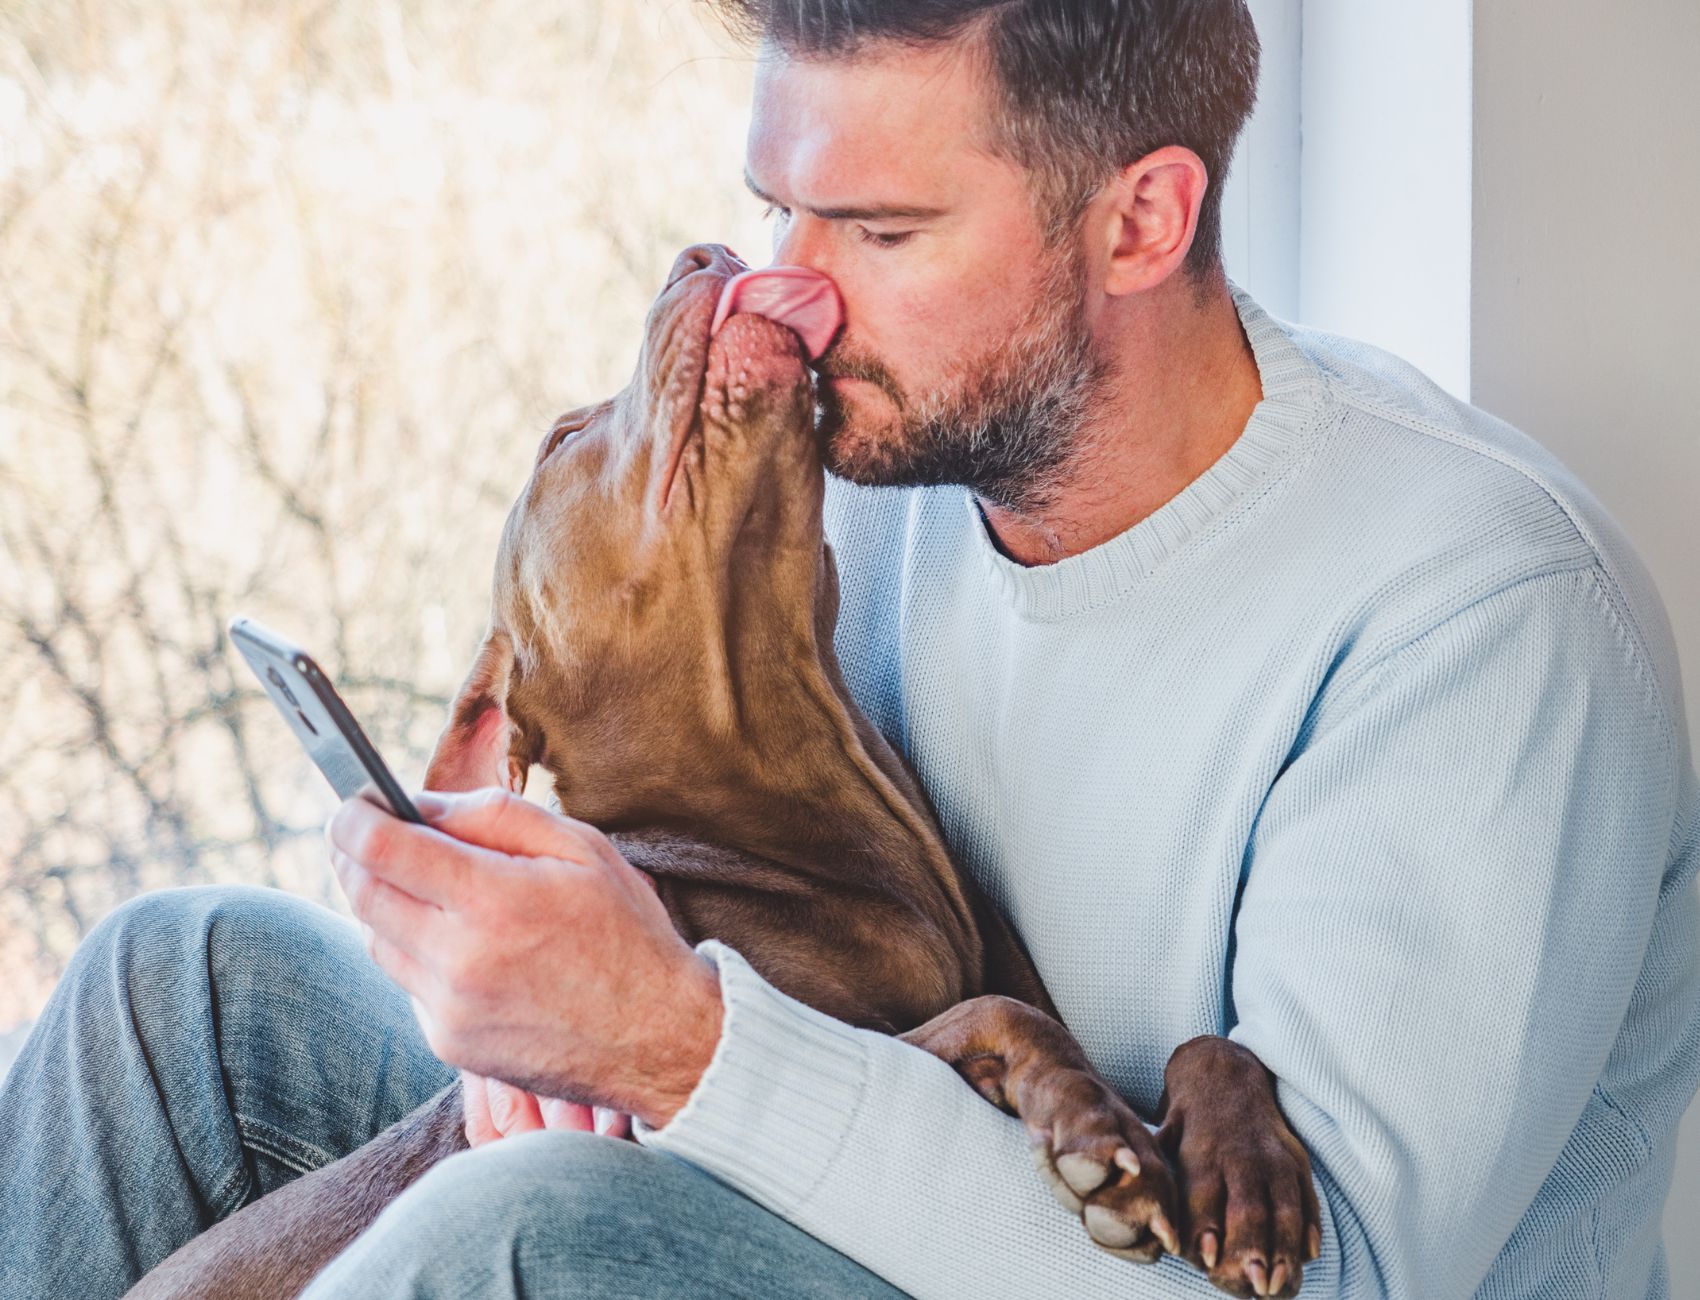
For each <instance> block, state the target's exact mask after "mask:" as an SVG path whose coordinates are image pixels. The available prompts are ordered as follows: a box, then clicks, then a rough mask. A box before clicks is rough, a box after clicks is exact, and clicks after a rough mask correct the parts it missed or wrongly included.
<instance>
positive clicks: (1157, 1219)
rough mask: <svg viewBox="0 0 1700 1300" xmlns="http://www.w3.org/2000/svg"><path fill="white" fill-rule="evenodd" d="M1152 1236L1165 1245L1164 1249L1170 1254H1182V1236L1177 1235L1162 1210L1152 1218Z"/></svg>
mask: <svg viewBox="0 0 1700 1300" xmlns="http://www.w3.org/2000/svg"><path fill="white" fill-rule="evenodd" d="M1151 1235H1152V1236H1153V1237H1155V1238H1157V1240H1158V1241H1160V1242H1162V1243H1163V1249H1164V1250H1166V1251H1168V1252H1169V1254H1171V1255H1178V1254H1180V1253H1181V1239H1180V1235H1179V1234H1178V1233H1176V1231H1175V1228H1174V1225H1173V1224H1172V1223H1170V1222H1169V1220H1168V1217H1167V1216H1166V1215H1164V1213H1163V1212H1162V1211H1161V1210H1159V1211H1157V1213H1156V1214H1153V1215H1152V1216H1151Z"/></svg>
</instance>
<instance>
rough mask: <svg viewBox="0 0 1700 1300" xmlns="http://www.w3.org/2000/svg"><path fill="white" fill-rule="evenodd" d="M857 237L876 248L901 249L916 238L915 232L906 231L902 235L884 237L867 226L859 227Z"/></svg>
mask: <svg viewBox="0 0 1700 1300" xmlns="http://www.w3.org/2000/svg"><path fill="white" fill-rule="evenodd" d="M856 235H857V237H858V238H860V239H861V241H862V242H863V243H864V244H872V245H873V246H874V247H875V248H901V247H902V246H903V245H904V244H907V243H908V242H909V241H910V240H911V239H913V238H914V237H915V232H914V231H913V230H905V231H903V232H902V233H901V234H896V235H882V234H880V233H879V232H878V231H875V230H869V229H868V228H867V227H866V226H857V227H856Z"/></svg>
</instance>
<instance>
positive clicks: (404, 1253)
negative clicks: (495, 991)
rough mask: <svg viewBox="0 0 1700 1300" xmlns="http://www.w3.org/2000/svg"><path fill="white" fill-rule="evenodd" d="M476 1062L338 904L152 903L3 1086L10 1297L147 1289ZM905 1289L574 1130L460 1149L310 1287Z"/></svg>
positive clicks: (698, 1184)
mask: <svg viewBox="0 0 1700 1300" xmlns="http://www.w3.org/2000/svg"><path fill="white" fill-rule="evenodd" d="M454 1077H455V1072H454V1071H453V1070H451V1069H450V1068H449V1067H448V1066H446V1065H444V1064H443V1063H442V1062H441V1061H439V1060H438V1059H437V1058H436V1057H435V1056H433V1055H432V1054H431V1051H430V1049H429V1048H428V1047H427V1046H426V1044H425V1039H424V1037H423V1035H422V1034H421V1033H420V1032H419V1029H418V1026H417V1025H416V1023H415V1022H414V1018H413V1011H412V1008H411V1007H410V1006H409V1004H408V1001H407V997H406V995H405V994H404V993H402V992H401V990H400V989H398V988H397V987H396V986H395V985H393V984H391V983H390V981H389V980H388V979H387V978H386V977H385V976H384V975H383V973H382V972H381V971H379V970H378V968H377V967H376V966H374V965H373V964H372V963H371V961H370V960H369V959H368V958H367V956H366V953H365V949H364V947H363V945H362V943H361V939H360V935H359V932H358V931H357V930H356V929H355V928H354V926H353V925H352V924H350V923H349V922H347V921H345V920H344V919H343V918H341V917H339V916H337V915H336V914H335V913H334V912H331V911H329V910H328V909H326V908H323V907H320V906H318V905H316V904H313V903H310V902H308V901H306V900H304V899H300V898H296V897H294V896H292V895H289V894H286V893H282V892H280V891H277V890H270V889H255V888H249V887H242V886H215V887H202V888H190V889H168V890H162V891H160V892H158V893H153V894H148V895H144V896H143V897H141V898H137V899H134V900H132V901H131V902H129V903H126V904H124V906H122V907H120V908H118V909H117V910H116V911H114V912H113V913H112V915H110V916H109V917H107V918H106V919H105V920H104V921H102V922H101V923H100V925H99V926H97V927H96V928H95V929H94V931H93V932H92V933H91V934H90V935H89V936H88V937H87V938H86V939H85V940H84V941H83V943H82V945H81V946H80V947H79V948H78V949H77V951H76V953H75V954H74V956H73V957H72V959H71V963H70V966H69V968H68V969H67V970H66V973H65V977H64V979H63V980H61V981H60V983H59V986H58V988H56V989H55V990H54V993H53V996H52V998H51V1000H50V1001H49V1002H48V1005H47V1009H46V1011H45V1012H44V1013H43V1014H42V1017H41V1019H40V1021H39V1022H38V1023H37V1024H36V1026H35V1028H34V1030H33V1031H32V1033H31V1034H30V1036H29V1040H28V1041H27V1042H26V1043H25V1045H24V1049H23V1054H22V1055H21V1056H20V1057H19V1058H18V1060H17V1062H16V1063H15V1064H14V1065H13V1067H12V1071H11V1073H10V1074H9V1075H8V1076H7V1079H6V1083H5V1086H4V1088H0V1296H4V1297H6V1300H26V1298H27V1297H43V1298H44V1300H47V1298H51V1300H61V1298H62V1297H67V1296H78V1297H83V1296H88V1297H98V1296H117V1295H121V1294H122V1293H123V1292H124V1291H125V1290H127V1289H128V1288H129V1287H130V1286H131V1285H132V1284H133V1283H134V1282H135V1281H136V1280H137V1279H138V1278H139V1277H141V1275H142V1274H143V1273H144V1272H146V1271H147V1270H148V1269H150V1268H152V1267H153V1266H154V1265H155V1264H157V1263H159V1262H160V1261H161V1260H162V1259H164V1258H165V1257H166V1256H167V1255H169V1254H170V1253H171V1252H172V1251H174V1250H176V1249H177V1247H179V1246H181V1245H182V1244H183V1243H184V1242H186V1241H188V1240H189V1239H190V1238H191V1237H193V1236H195V1234H197V1233H199V1232H201V1231H202V1230H203V1229H205V1228H207V1227H208V1226H209V1225H211V1224H212V1223H214V1222H216V1221H217V1220H219V1219H221V1218H223V1217H224V1216H226V1215H228V1214H231V1213H233V1212H234V1211H236V1210H238V1209H240V1208H241V1207H242V1206H244V1205H247V1204H248V1203H249V1202H250V1201H252V1200H254V1199H255V1198H256V1197H259V1196H263V1195H265V1194H266V1193H267V1192H269V1191H271V1190H272V1189H273V1188H276V1187H278V1186H280V1185H281V1184H283V1183H285V1182H288V1181H289V1180H290V1179H292V1178H294V1177H296V1176H297V1175H299V1174H303V1173H307V1172H308V1171H310V1170H313V1169H316V1168H318V1167H319V1166H321V1165H324V1164H327V1163H329V1162H330V1161H332V1160H334V1159H336V1158H337V1157H338V1156H341V1155H344V1154H346V1153H347V1152H349V1151H352V1150H354V1149H355V1148H356V1147H358V1146H361V1145H363V1144H364V1143H365V1142H367V1141H368V1140H369V1139H370V1138H372V1137H373V1136H375V1135H376V1134H377V1133H379V1132H380V1131H381V1130H383V1129H385V1128H387V1127H388V1126H389V1125H390V1124H392V1123H394V1122H395V1121H396V1120H398V1119H400V1118H401V1117H402V1116H404V1115H406V1114H407V1113H409V1112H410V1111H412V1110H415V1109H416V1108H418V1107H419V1106H420V1105H422V1104H423V1103H424V1102H425V1101H427V1100H428V1099H430V1097H431V1096H433V1095H434V1094H435V1093H437V1092H438V1091H439V1090H440V1089H442V1088H443V1087H444V1086H445V1085H447V1084H448V1083H450V1082H452V1081H453V1079H454ZM902 1294H903V1293H902V1292H900V1291H898V1290H896V1289H895V1288H893V1287H891V1286H889V1285H888V1284H886V1283H885V1282H883V1281H881V1280H880V1279H879V1278H878V1277H876V1276H874V1275H873V1274H872V1273H869V1272H868V1271H867V1270H866V1269H864V1268H862V1267H861V1266H860V1265H858V1264H856V1263H855V1262H853V1261H852V1260H850V1259H847V1258H846V1257H845V1256H843V1255H840V1254H838V1253H837V1252H836V1251H834V1250H832V1249H831V1248H830V1247H828V1246H825V1245H823V1244H822V1243H820V1242H819V1241H816V1240H815V1239H814V1238H813V1237H810V1236H809V1235H808V1234H806V1233H804V1232H803V1231H801V1230H800V1229H798V1228H794V1227H792V1226H791V1225H790V1224H789V1223H787V1222H785V1221H784V1220H783V1219H780V1218H778V1217H776V1216H775V1215H773V1214H771V1213H769V1212H768V1211H767V1210H765V1209H763V1208H762V1207H761V1206H759V1205H757V1204H756V1203H755V1202H753V1201H750V1200H748V1199H747V1198H745V1197H744V1196H742V1195H741V1194H740V1193H738V1192H736V1191H734V1190H732V1189H731V1188H729V1187H727V1186H725V1185H724V1184H722V1183H720V1182H718V1181H716V1180H715V1179H714V1178H711V1177H710V1176H709V1175H707V1174H705V1173H703V1172H702V1171H701V1170H699V1169H697V1168H696V1167H695V1166H693V1165H690V1164H687V1163H686V1162H684V1161H682V1160H679V1159H676V1158H675V1157H672V1156H669V1155H665V1154H663V1153H661V1152H657V1151H650V1150H647V1149H645V1148H643V1147H640V1146H638V1145H636V1144H635V1143H632V1142H624V1141H618V1140H616V1139H613V1138H607V1137H598V1136H596V1135H595V1134H588V1133H568V1132H543V1133H528V1134H525V1135H523V1136H520V1137H514V1138H505V1139H503V1140H501V1141H499V1142H493V1143H490V1144H488V1145H486V1146H484V1147H481V1148H479V1149H477V1150H475V1151H466V1152H462V1153H460V1154H458V1155H455V1156H453V1157H451V1158H449V1159H448V1160H445V1161H443V1162H442V1163H441V1164H439V1165H438V1166H436V1168H434V1169H433V1170H431V1172H430V1173H428V1174H427V1175H426V1176H425V1177H424V1178H422V1179H420V1180H419V1182H417V1183H415V1184H414V1185H413V1187H411V1188H410V1189H408V1191H407V1192H405V1193H404V1194H403V1195H402V1196H400V1197H399V1198H397V1200H396V1201H395V1202H394V1203H393V1204H392V1205H391V1206H390V1207H389V1209H387V1210H386V1211H385V1212H384V1213H383V1214H382V1215H381V1216H380V1217H379V1218H378V1220H377V1221H376V1222H375V1223H374V1224H373V1225H372V1226H371V1227H370V1228H369V1229H368V1230H367V1231H366V1232H365V1233H364V1234H362V1235H361V1236H360V1237H359V1238H357V1239H356V1240H355V1242H354V1243H353V1244H352V1245H350V1246H349V1247H348V1249H347V1250H345V1251H344V1252H343V1253H342V1254H341V1255H340V1256H338V1257H337V1259H336V1260H335V1261H334V1262H333V1263H332V1264H331V1265H330V1266H329V1267H328V1268H327V1269H326V1270H325V1271H324V1272H323V1273H321V1274H320V1275H319V1277H318V1279H317V1280H316V1281H315V1282H314V1283H313V1285H312V1286H311V1287H310V1288H309V1289H308V1290H307V1291H306V1292H305V1293H304V1295H305V1297H307V1298H308V1300H328V1298H329V1297H335V1296H358V1297H381V1296H442V1297H457V1298H458V1297H486V1296H489V1297H496V1296H502V1297H507V1296H514V1297H517V1296H522V1295H523V1296H527V1297H532V1298H533V1300H537V1298H539V1297H553V1296H593V1297H594V1296H601V1297H607V1296H644V1297H648V1296H669V1297H673V1296H679V1297H693V1296H721V1295H733V1296H752V1297H753V1296H760V1297H770V1296H818V1297H859V1296H870V1297H880V1298H881V1300H893V1298H900V1297H901V1296H902Z"/></svg>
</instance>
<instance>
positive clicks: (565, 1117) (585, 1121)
mask: <svg viewBox="0 0 1700 1300" xmlns="http://www.w3.org/2000/svg"><path fill="white" fill-rule="evenodd" d="M538 1109H539V1110H541V1111H542V1112H543V1127H544V1128H564V1129H570V1130H572V1131H573V1132H575V1133H594V1132H595V1131H596V1125H595V1120H594V1117H593V1116H592V1114H591V1110H590V1107H589V1106H586V1105H585V1104H584V1103H583V1102H578V1101H564V1100H562V1099H561V1098H560V1097H543V1098H540V1099H539V1101H538Z"/></svg>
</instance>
